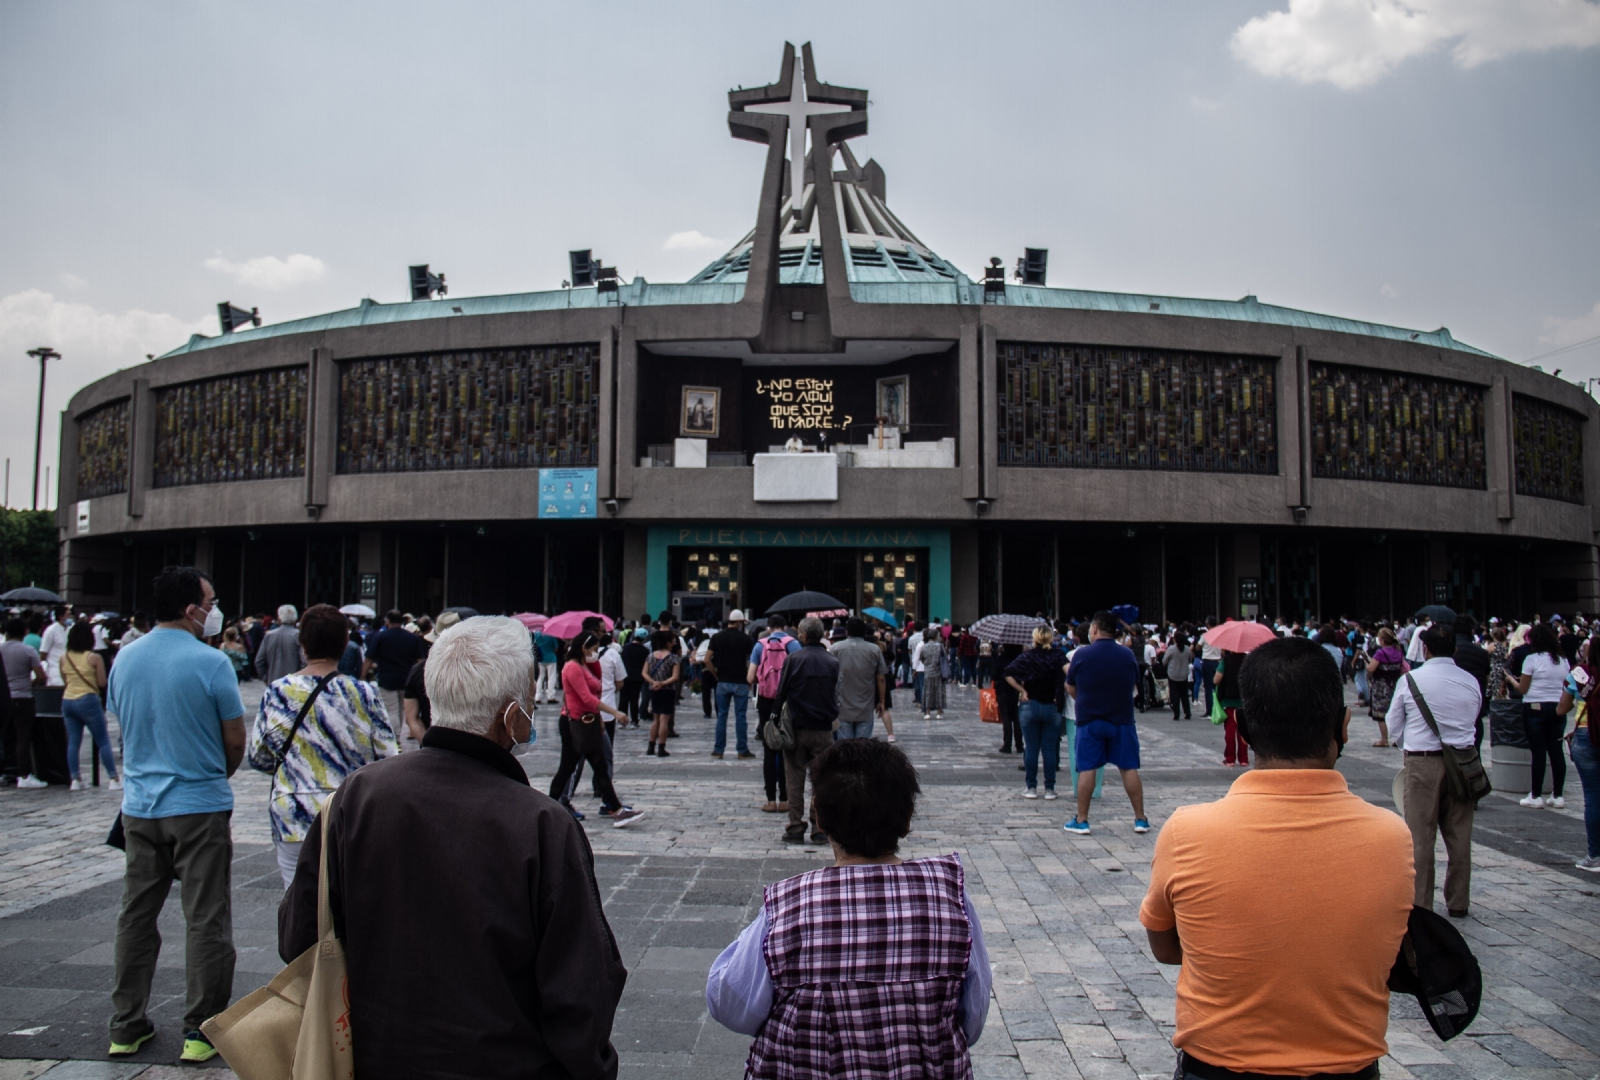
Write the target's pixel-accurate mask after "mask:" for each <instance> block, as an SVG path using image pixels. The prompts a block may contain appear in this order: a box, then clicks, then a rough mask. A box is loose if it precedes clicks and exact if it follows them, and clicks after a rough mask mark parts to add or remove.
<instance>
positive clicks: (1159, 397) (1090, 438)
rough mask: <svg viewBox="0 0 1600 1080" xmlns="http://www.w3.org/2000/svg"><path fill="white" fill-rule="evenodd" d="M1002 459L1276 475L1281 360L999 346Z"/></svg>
mask: <svg viewBox="0 0 1600 1080" xmlns="http://www.w3.org/2000/svg"><path fill="white" fill-rule="evenodd" d="M997 360H998V363H999V380H1000V394H999V397H1000V401H999V409H1000V417H999V420H1000V427H999V433H1000V464H1002V465H1025V466H1058V467H1060V466H1065V467H1071V468H1108V469H1172V470H1182V471H1192V472H1232V473H1267V474H1274V473H1276V472H1277V471H1278V442H1277V400H1276V397H1275V380H1276V365H1277V361H1276V360H1275V359H1274V358H1271V357H1254V356H1229V355H1221V354H1216V353H1194V352H1179V351H1171V350H1164V349H1115V348H1106V347H1103V346H1088V345H1033V344H1022V343H1005V342H1002V343H1001V344H1000V345H999V348H998V353H997Z"/></svg>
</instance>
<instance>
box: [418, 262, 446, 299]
mask: <svg viewBox="0 0 1600 1080" xmlns="http://www.w3.org/2000/svg"><path fill="white" fill-rule="evenodd" d="M449 292H450V290H449V289H448V288H446V287H445V283H444V275H443V274H433V273H429V271H428V264H427V263H423V264H422V265H421V266H413V267H412V268H411V299H413V300H432V299H433V294H434V293H438V294H439V295H440V296H445V295H446V294H448V293H449Z"/></svg>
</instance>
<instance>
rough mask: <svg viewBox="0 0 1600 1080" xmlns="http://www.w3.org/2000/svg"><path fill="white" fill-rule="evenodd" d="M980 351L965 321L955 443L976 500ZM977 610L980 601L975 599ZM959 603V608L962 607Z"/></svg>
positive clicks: (964, 482) (966, 485)
mask: <svg viewBox="0 0 1600 1080" xmlns="http://www.w3.org/2000/svg"><path fill="white" fill-rule="evenodd" d="M980 370H981V364H980V354H979V351H978V327H977V324H976V323H967V324H963V325H962V327H961V339H960V342H959V344H958V347H957V350H956V372H957V377H956V381H957V384H958V386H959V391H958V392H959V393H960V395H961V433H960V438H959V439H958V440H957V442H956V459H957V461H958V462H959V463H960V466H961V497H962V498H963V499H976V498H978V497H979V496H980V495H981V494H982V491H983V488H982V483H983V476H982V473H981V472H980V471H979V461H980V460H981V459H982V457H983V446H982V443H981V439H982V437H983V425H982V423H981V422H980V420H979V411H980V410H981V408H982V401H983V398H982V391H981V389H980V386H979V383H980ZM973 605H974V607H973V610H974V611H976V610H977V607H976V605H977V601H976V599H974V601H973ZM959 606H960V605H959V604H958V605H957V607H958V608H959Z"/></svg>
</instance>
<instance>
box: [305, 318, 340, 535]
mask: <svg viewBox="0 0 1600 1080" xmlns="http://www.w3.org/2000/svg"><path fill="white" fill-rule="evenodd" d="M310 365H311V366H310V371H309V372H308V373H307V378H306V386H307V389H308V390H309V396H310V400H309V401H308V402H307V403H306V506H307V507H316V508H318V509H320V508H321V507H324V506H327V505H328V479H329V477H331V476H332V475H333V474H334V472H335V471H336V470H337V468H338V454H339V366H338V364H337V363H336V362H335V361H334V359H333V352H332V350H330V349H312V350H311V361H310Z"/></svg>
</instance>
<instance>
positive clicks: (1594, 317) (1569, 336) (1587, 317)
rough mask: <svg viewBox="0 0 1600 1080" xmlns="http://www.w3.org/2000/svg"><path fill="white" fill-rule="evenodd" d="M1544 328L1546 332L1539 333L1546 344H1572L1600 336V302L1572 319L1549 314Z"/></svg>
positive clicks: (1540, 338)
mask: <svg viewBox="0 0 1600 1080" xmlns="http://www.w3.org/2000/svg"><path fill="white" fill-rule="evenodd" d="M1544 330H1545V332H1544V333H1542V334H1540V335H1539V340H1540V341H1541V342H1542V343H1544V344H1546V345H1571V344H1573V343H1574V342H1578V341H1588V340H1589V339H1590V338H1593V337H1600V303H1597V304H1595V306H1594V307H1592V308H1590V309H1589V310H1588V311H1586V312H1584V313H1583V314H1582V315H1579V316H1577V317H1575V318H1571V319H1563V318H1561V317H1560V316H1558V315H1547V316H1546V317H1545V320H1544Z"/></svg>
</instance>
